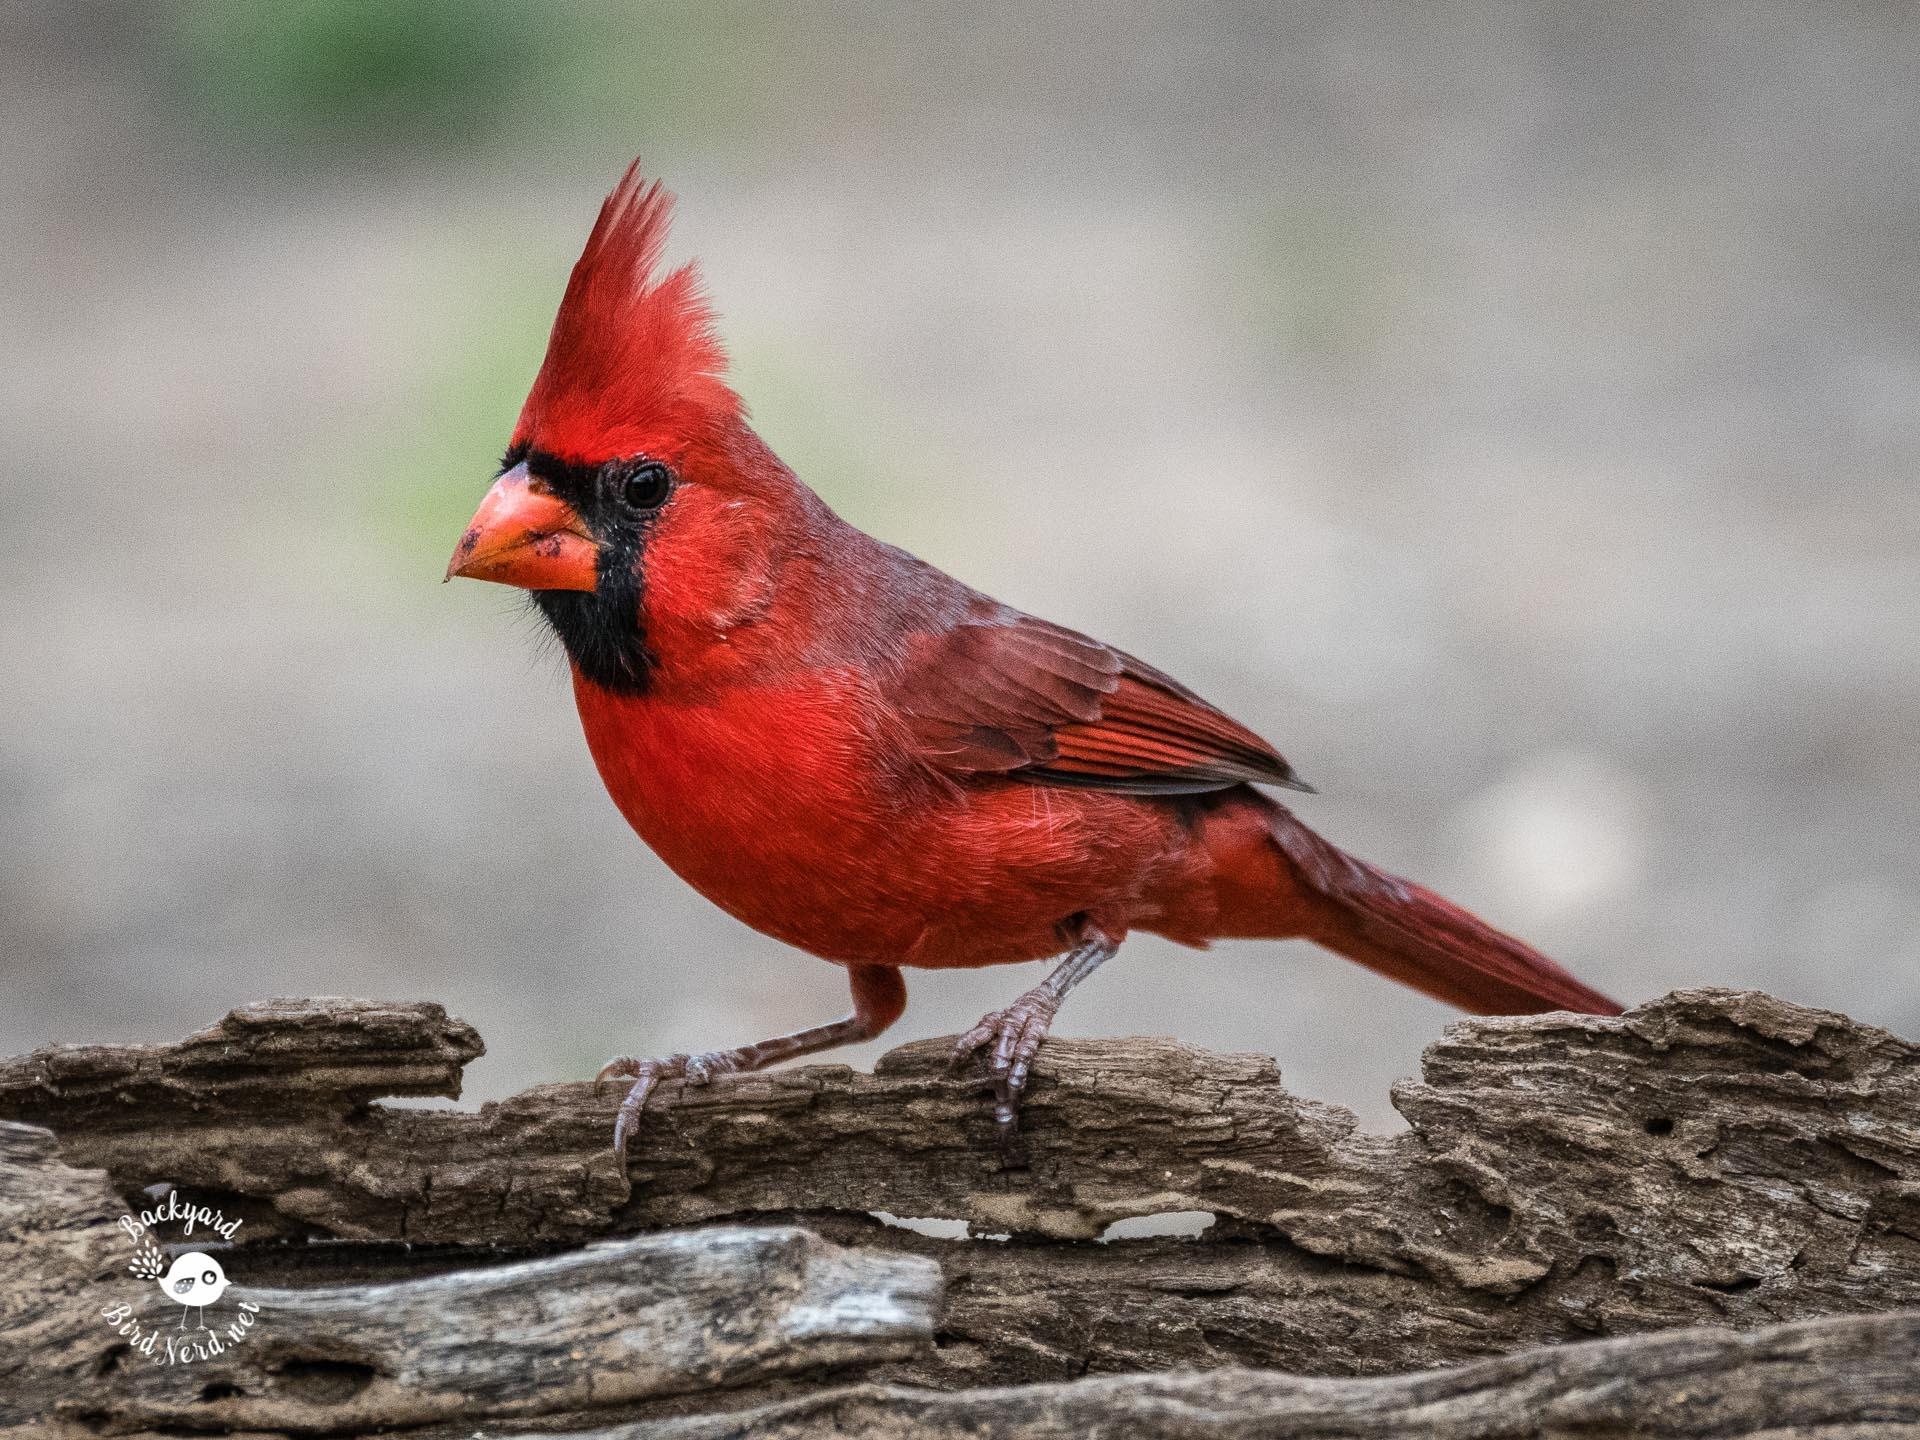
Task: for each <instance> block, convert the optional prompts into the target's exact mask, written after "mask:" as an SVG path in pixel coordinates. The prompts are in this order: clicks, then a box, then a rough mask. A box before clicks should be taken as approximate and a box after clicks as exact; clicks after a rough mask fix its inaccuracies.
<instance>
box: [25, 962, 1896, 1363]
mask: <svg viewBox="0 0 1920 1440" xmlns="http://www.w3.org/2000/svg"><path fill="white" fill-rule="evenodd" d="M478 1049H479V1044H478V1040H477V1038H476V1037H475V1036H474V1035H473V1032H472V1031H471V1029H469V1028H468V1027H467V1026H465V1025H464V1024H462V1023H461V1022H459V1021H457V1020H453V1019H450V1018H448V1017H447V1015H446V1013H445V1012H444V1011H443V1010H442V1009H441V1008H440V1007H439V1006H435V1005H400V1004H389V1005H376V1004H371V1003H369V1002H363V1001H326V1000H317V1001H274V1002H269V1003H267V1004H265V1005H260V1006H253V1007H249V1008H248V1009H245V1010H241V1011H236V1012H234V1014H233V1015H231V1016H229V1017H228V1018H227V1019H226V1020H224V1021H222V1022H220V1024H218V1025H216V1026H215V1027H213V1028H212V1029H211V1030H208V1031H206V1032H203V1033H202V1034H200V1035H197V1036H194V1037H192V1038H191V1039H190V1040H188V1041H185V1042H183V1043H182V1044H180V1045H177V1046H152V1047H99V1046H96V1047H85V1048H78V1049H54V1050H46V1051H41V1052H38V1053H36V1054H34V1055H31V1056H27V1057H23V1058H21V1059H18V1060H13V1061H9V1062H5V1063H4V1064H0V1115H4V1116H8V1117H11V1118H14V1119H17V1120H23V1121H29V1122H31V1123H35V1124H41V1125H46V1126H48V1127H50V1128H51V1129H53V1130H54V1131H56V1132H57V1133H58V1134H59V1135H60V1137H61V1142H62V1146H63V1149H64V1153H65V1154H66V1156H67V1157H68V1159H69V1160H70V1161H71V1162H72V1163H73V1164H76V1165H81V1166H94V1167H99V1168H102V1169H105V1170H106V1171H107V1172H108V1174H109V1175H110V1176H111V1177H112V1181H113V1184H114V1186H115V1188H116V1189H117V1190H118V1191H119V1192H120V1193H122V1194H123V1195H131V1194H134V1193H135V1192H137V1191H139V1190H140V1189H141V1188H143V1187H145V1186H148V1185H151V1184H154V1183H157V1182H158V1183H170V1184H174V1185H177V1186H179V1187H180V1188H181V1189H182V1190H183V1191H187V1192H191V1193H195V1194H208V1195H212V1196H215V1197H219V1198H220V1199H221V1201H222V1203H224V1204H225V1205H226V1208H227V1209H228V1211H229V1213H238V1214H245V1215H246V1216H247V1217H248V1221H247V1224H248V1231H247V1233H248V1235H249V1236H250V1237H258V1236H262V1235H267V1234H274V1233H277V1234H280V1235H283V1236H289V1237H313V1236H319V1237H343V1238H348V1239H352V1240H356V1241H359V1242H362V1243H363V1245H366V1244H377V1243H378V1242H394V1241H402V1242H408V1243H412V1244H436V1243H438V1244H450V1245H464V1246H503V1247H512V1248H517V1249H521V1250H526V1251H538V1250H546V1249H551V1248H554V1247H556V1246H561V1245H566V1244H575V1243H578V1242H580V1241H582V1240H588V1239H598V1238H607V1237H611V1236H621V1235H631V1234H637V1233H643V1232H646V1231H649V1230H654V1229H658V1228H660V1227H664V1226H670V1225H685V1224H689V1223H692V1222H700V1221H710V1220H716V1219H752V1218H756V1217H762V1216H766V1215H769V1214H774V1215H783V1216H800V1217H803V1218H804V1219H805V1221H806V1223H809V1224H811V1225H814V1226H816V1227H817V1228H821V1229H823V1230H824V1231H825V1232H826V1233H830V1234H832V1235H833V1236H834V1238H835V1239H837V1240H839V1241H840V1242H842V1243H846V1244H852V1245H858V1246H861V1247H863V1248H869V1249H877V1250H891V1251H907V1252H912V1253H918V1254H922V1255H927V1256H930V1257H933V1258H936V1259H938V1260H939V1261H940V1263H941V1264H942V1265H943V1267H945V1269H946V1273H947V1275H948V1279H949V1292H950V1293H949V1298H948V1301H947V1304H946V1307H945V1309H944V1311H943V1313H942V1318H941V1330H942V1334H943V1336H944V1337H945V1338H946V1340H947V1342H948V1343H947V1344H945V1345H944V1346H943V1348H942V1349H941V1351H940V1352H939V1353H938V1354H937V1355H936V1356H934V1357H931V1358H928V1357H922V1358H921V1359H919V1360H917V1361H914V1362H910V1363H909V1364H907V1365H905V1366H904V1367H902V1368H901V1369H900V1370H899V1371H898V1372H897V1373H898V1376H899V1378H903V1379H911V1380H921V1381H928V1382H931V1383H940V1384H957V1383H974V1382H978V1381H985V1380H993V1381H997V1382H1007V1381H1018V1380H1049V1379H1059V1378H1063V1377H1068V1376H1073V1375H1078V1374H1082V1373H1085V1371H1086V1370H1087V1369H1088V1368H1089V1367H1092V1368H1096V1369H1120V1368H1149V1369H1166V1368H1170V1367H1172V1366H1177V1365H1194V1364H1198V1365H1224V1364H1254V1365H1270V1366H1279V1367H1284V1368H1287V1369H1289V1370H1294V1371H1298V1372H1302V1373H1319V1374H1381V1373H1388V1372H1391V1371H1396V1370H1404V1369H1408V1368H1413V1367H1418V1366H1427V1365H1437V1364H1445V1363H1454V1362H1459V1361H1462V1360H1467V1359H1472V1358H1476V1357H1479V1356H1484V1355H1490V1354H1500V1353H1505V1352H1508V1351H1511V1350H1513V1349H1515V1348H1517V1347H1519V1346H1522V1345H1526V1344H1532V1343H1537V1342H1543V1341H1554V1340H1565V1339H1571V1338H1579V1337H1583V1336H1598V1335H1607V1334H1618V1333H1627V1332H1632V1331H1640V1330H1651V1329H1666V1328H1672V1327H1675V1326H1681V1325H1688V1324H1732V1325H1735V1326H1742V1327H1750V1326H1754V1325H1760V1324H1765V1323H1770V1322H1778V1321H1787V1320H1795V1319H1802V1318H1810V1317H1814V1316H1820V1315H1832V1314H1845V1313H1859V1312H1865V1311H1873V1310H1886V1309H1892V1308H1898V1307H1902V1306H1913V1305H1920V1065H1916V1055H1917V1054H1920V1052H1917V1051H1916V1048H1915V1047H1914V1046H1912V1045H1910V1044H1908V1043H1907V1042H1905V1041H1902V1040H1900V1039H1897V1038H1896V1037H1894V1036H1892V1035H1889V1034H1887V1033H1886V1032H1884V1031H1880V1030H1875V1029H1873V1028H1871V1027H1868V1026H1864V1025H1858V1024H1855V1023H1854V1022H1852V1021H1850V1020H1848V1019H1846V1018H1845V1017H1844V1016H1840V1015H1835V1014H1832V1013H1829V1012H1825V1011H1819V1010H1811V1009H1806V1008H1804V1007H1801V1006H1796V1005H1792V1004H1789V1003H1787V1002H1785V1001H1781V1000H1776V999H1773V998H1770V997H1767V996H1764V995H1758V994H1751V993H1739V992H1724V991H1686V992H1679V993H1676V994H1674V995H1672V996H1669V997H1666V998H1665V999H1662V1000H1658V1001H1655V1002H1653V1003H1651V1004H1649V1005H1645V1006H1642V1007H1640V1008H1638V1009H1636V1010H1633V1011H1630V1012H1628V1013H1627V1014H1626V1015H1624V1016H1621V1017H1618V1018H1599V1017H1591V1016H1571V1015H1564V1014H1563V1015H1548V1016H1529V1017H1519V1018H1503V1019H1483V1020H1468V1021H1462V1022H1459V1023H1457V1024H1455V1025H1453V1026H1451V1027H1450V1028H1449V1029H1448V1031H1447V1034H1446V1036H1445V1038H1444V1039H1442V1040H1441V1041H1439V1042H1438V1043H1436V1044H1435V1045H1433V1046H1432V1047H1430V1048H1429V1050H1428V1052H1427V1054H1426V1058H1425V1075H1424V1078H1423V1079H1422V1080H1420V1081H1408V1082H1405V1083H1403V1084H1401V1085H1400V1086H1399V1087H1397V1089H1396V1091H1395V1094H1394V1101H1395V1104H1396V1105H1397V1106H1398V1107H1399V1108H1400V1110H1401V1111H1402V1113H1403V1114H1405V1116H1406V1117H1407V1120H1408V1122H1409V1124H1410V1126H1411V1129H1410V1130H1408V1131H1407V1132H1405V1133H1402V1134H1398V1135H1392V1136H1376V1135H1367V1134H1363V1133H1359V1132H1358V1131H1357V1130H1356V1128H1355V1126H1354V1123H1353V1120H1352V1118H1351V1116H1350V1115H1349V1114H1348V1113H1347V1112H1346V1111H1344V1110H1341V1109H1338V1108H1337V1107H1333V1106H1328V1105H1322V1104H1319V1103H1317V1102H1314V1101H1310V1100H1302V1099H1299V1098H1297V1097H1295V1096H1293V1095H1292V1094H1290V1093H1289V1092H1288V1091H1287V1090H1286V1089H1285V1088H1284V1086H1283V1085H1282V1084H1281V1081H1280V1075H1279V1071H1278V1070H1277V1068H1276V1066H1275V1064H1274V1062H1273V1061H1272V1060H1270V1059H1266V1058H1264V1057H1259V1056H1250V1055H1213V1054H1208V1053H1205V1052H1202V1051H1198V1050H1194V1049H1192V1048H1190V1047H1187V1046H1184V1045H1179V1044H1176V1043H1174V1042H1171V1041H1165V1040H1150V1039H1129V1040H1108V1041H1097V1042H1096V1041H1058V1040H1056V1041H1051V1042H1049V1043H1048V1045H1047V1047H1046V1048H1045V1050H1044V1051H1043V1053H1042V1055H1041V1057H1040V1062H1039V1064H1038V1066H1037V1067H1036V1070H1035V1080H1034V1084H1033V1087H1032V1090H1031V1092H1030V1098H1029V1101H1028V1106H1027V1114H1026V1127H1027V1129H1026V1154H1027V1161H1028V1166H1027V1168H1025V1169H1021V1170H1012V1171H1008V1170H1003V1169H1001V1168H1000V1166H999V1164H998V1162H997V1160H996V1157H995V1151H994V1147H993V1143H992V1137H991V1120H990V1118H989V1114H988V1106H987V1104H986V1103H985V1102H984V1099H983V1090H982V1086H981V1081H980V1078H979V1077H977V1076H976V1077H972V1078H966V1077H963V1078H961V1079H949V1078H947V1077H946V1076H945V1075H944V1074H943V1072H942V1066H943V1064H944V1061H945V1056H946V1050H945V1047H944V1045H943V1044H942V1043H940V1042H938V1041H928V1042H921V1043H918V1044H914V1045H909V1046H906V1047H904V1048H902V1049H900V1050H896V1051H894V1052H892V1053H891V1054H889V1055H887V1056H884V1057H883V1058H882V1059H881V1061H880V1063H879V1065H878V1066H877V1068H876V1073H875V1074H873V1075H862V1074H856V1073H854V1072H852V1071H850V1070H848V1069H847V1068H845V1067H843V1066H837V1065H817V1066H809V1067H806V1068H802V1069H793V1070H784V1071H774V1072H771V1073H768V1074H762V1075H746V1076H723V1077H720V1078H719V1079H718V1080H716V1081H715V1082H714V1083H713V1084H712V1085H711V1086H709V1087H706V1088H704V1089H703V1088H699V1087H693V1086H686V1085H683V1084H680V1083H678V1082H672V1083H668V1084H667V1085H664V1086H663V1087H662V1089H661V1092H660V1094H659V1096H658V1097H657V1098H656V1099H655V1101H654V1102H653V1103H652V1104H651V1105H650V1106H649V1109H648V1111H647V1115H646V1123H645V1124H644V1125H643V1126H642V1129H641V1132H640V1135H639V1136H638V1138H637V1140H636V1142H635V1145H634V1150H633V1155H632V1158H631V1164H630V1167H629V1174H628V1175H627V1176H623V1175H621V1174H620V1172H619V1171H618V1169H617V1168H616V1166H615V1164H614V1160H613V1156H612V1153H611V1151H610V1150H609V1148H608V1145H607V1136H608V1134H609V1133H610V1127H611V1117H612V1112H613V1106H614V1104H615V1103H616V1100H617V1096H615V1095H614V1094H612V1093H611V1092H609V1093H607V1094H605V1095H602V1096H595V1095H594V1093H593V1091H592V1089H591V1087H590V1086H587V1085H585V1084H564V1085H548V1086H541V1087H537V1088H535V1089H533V1090H529V1091H527V1092H524V1093H523V1094H520V1095H517V1096H514V1097H512V1098H510V1099H508V1100H504V1101H501V1102H499V1103H497V1104H493V1105H488V1106H485V1107H482V1108H481V1109H480V1110H479V1111H477V1112H467V1111H458V1110H450V1109H447V1110H433V1109H416V1108H393V1107H386V1106H382V1105H379V1104H377V1103H369V1101H370V1100H371V1099H372V1097H373V1095H374V1094H375V1093H376V1092H377V1089H378V1087H380V1086H383V1085H392V1084H395V1083H396V1082H398V1083H400V1084H402V1085H404V1087H405V1090H406V1093H409V1094H434V1093H439V1094H448V1093H454V1092H455V1091H457V1087H458V1081H459V1067H460V1066H461V1065H462V1064H463V1063H464V1062H465V1060H466V1059H468V1058H470V1057H471V1056H472V1055H473V1054H476V1053H478ZM629 1182H630V1183H629ZM869 1211H885V1212H889V1213H891V1214H893V1215H901V1216H911V1217H949V1218H954V1219H962V1220H966V1221H969V1222H971V1223H972V1225H973V1227H974V1229H975V1232H976V1233H987V1234H1006V1233H1010V1234H1012V1235H1013V1236H1014V1237H1015V1238H1014V1240H1013V1241H1012V1242H1011V1243H1005V1244H999V1243H972V1244H961V1243H952V1242H941V1241H934V1240H928V1239H925V1238H924V1237H921V1236H918V1235H914V1234H910V1233H908V1232H905V1231H901V1230H896V1229H891V1228H883V1227H881V1226H879V1225H877V1224H875V1223H873V1222H871V1221H869V1220H867V1219H866V1218H865V1217H866V1214H867V1212H869ZM1168 1211H1205V1212H1210V1213H1212V1214H1213V1215H1215V1216H1217V1217H1219V1219H1218V1221H1217V1223H1216V1224H1215V1225H1214V1227H1213V1228H1212V1230H1210V1231H1209V1232H1208V1234H1207V1235H1206V1236H1205V1237H1204V1238H1203V1239H1202V1240H1201V1241H1200V1242H1198V1243H1194V1242H1185V1241H1178V1240H1163V1241H1136V1242H1129V1243H1127V1244H1124V1245H1119V1246H1113V1247H1104V1248H1099V1249H1094V1248H1090V1247H1087V1246H1085V1245H1081V1244H1076V1243H1070V1242H1074V1241H1079V1240H1084V1239H1086V1238H1088V1237H1093V1236H1098V1235H1099V1234H1101V1232H1102V1231H1103V1230H1104V1228H1105V1227H1106V1226H1107V1225H1109V1224H1110V1223H1111V1222H1113V1221H1115V1220H1119V1219H1123V1218H1126V1217H1132V1216H1143V1215H1154V1214H1159V1213H1163V1212H1168ZM276 1263H291V1262H286V1261H284V1260H282V1261H279V1262H276Z"/></svg>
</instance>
